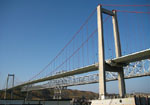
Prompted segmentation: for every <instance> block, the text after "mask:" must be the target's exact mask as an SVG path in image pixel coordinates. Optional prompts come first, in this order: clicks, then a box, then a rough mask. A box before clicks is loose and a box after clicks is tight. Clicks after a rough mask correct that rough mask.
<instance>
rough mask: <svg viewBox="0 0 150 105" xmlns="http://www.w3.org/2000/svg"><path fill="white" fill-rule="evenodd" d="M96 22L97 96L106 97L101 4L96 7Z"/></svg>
mask: <svg viewBox="0 0 150 105" xmlns="http://www.w3.org/2000/svg"><path fill="white" fill-rule="evenodd" d="M97 24H98V63H99V98H100V99H105V98H106V80H105V53H104V38H103V17H102V6H101V5H98V7H97Z"/></svg>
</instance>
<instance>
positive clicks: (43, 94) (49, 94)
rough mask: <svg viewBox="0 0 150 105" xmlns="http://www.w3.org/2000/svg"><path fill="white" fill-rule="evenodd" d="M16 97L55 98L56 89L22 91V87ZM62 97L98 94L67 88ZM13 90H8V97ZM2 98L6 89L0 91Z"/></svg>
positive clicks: (89, 96) (91, 97)
mask: <svg viewBox="0 0 150 105" xmlns="http://www.w3.org/2000/svg"><path fill="white" fill-rule="evenodd" d="M13 94H14V95H13V98H14V99H25V98H28V99H29V100H50V99H53V96H54V90H53V89H44V90H39V91H30V92H28V94H27V92H20V89H16V90H14V92H13ZM61 96H62V99H72V98H83V97H85V98H87V99H93V98H98V94H97V93H94V92H89V91H79V90H70V89H65V90H63V91H62V95H61ZM10 97H11V92H10V91H7V99H10ZM0 99H4V91H0Z"/></svg>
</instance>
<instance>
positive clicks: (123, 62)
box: [8, 49, 150, 90]
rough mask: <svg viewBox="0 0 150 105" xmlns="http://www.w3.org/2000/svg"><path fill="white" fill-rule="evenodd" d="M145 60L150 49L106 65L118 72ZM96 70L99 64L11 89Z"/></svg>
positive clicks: (108, 69)
mask: <svg viewBox="0 0 150 105" xmlns="http://www.w3.org/2000/svg"><path fill="white" fill-rule="evenodd" d="M145 59H150V49H146V50H143V51H140V52H136V53H132V54H129V55H125V56H122V57H119V58H114V59H111V60H106V63H105V64H106V71H112V72H114V71H118V70H119V69H120V67H122V66H127V65H128V64H129V63H131V62H136V61H141V60H145ZM96 70H98V63H96V64H93V65H89V66H86V67H82V68H77V69H75V70H71V71H68V72H64V73H60V74H56V75H52V76H48V77H44V78H41V79H37V80H33V81H28V82H25V83H22V84H20V85H17V86H14V87H11V88H9V89H14V88H19V87H23V86H26V85H30V84H35V83H39V82H44V81H48V80H54V79H58V78H63V77H68V76H73V75H77V74H82V73H87V72H91V71H96ZM9 89H8V90H9Z"/></svg>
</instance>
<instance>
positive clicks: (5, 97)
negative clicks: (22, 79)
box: [4, 74, 15, 99]
mask: <svg viewBox="0 0 150 105" xmlns="http://www.w3.org/2000/svg"><path fill="white" fill-rule="evenodd" d="M10 77H12V79H13V80H12V87H14V79H15V75H14V74H8V76H7V82H6V88H5V95H4V99H7V89H8V82H9V78H10ZM11 99H13V89H12V90H11Z"/></svg>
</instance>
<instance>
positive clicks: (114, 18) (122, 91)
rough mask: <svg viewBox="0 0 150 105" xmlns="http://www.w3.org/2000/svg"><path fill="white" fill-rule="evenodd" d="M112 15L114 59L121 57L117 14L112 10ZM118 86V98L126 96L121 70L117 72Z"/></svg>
mask: <svg viewBox="0 0 150 105" xmlns="http://www.w3.org/2000/svg"><path fill="white" fill-rule="evenodd" d="M113 13H114V15H113V16H112V22H113V30H114V39H115V51H116V58H117V57H120V56H122V54H121V43H120V36H119V27H118V21H117V13H116V11H115V10H113ZM118 82H119V83H118V84H119V95H120V97H124V95H125V94H126V89H125V80H124V71H123V68H121V70H120V71H119V72H118Z"/></svg>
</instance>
